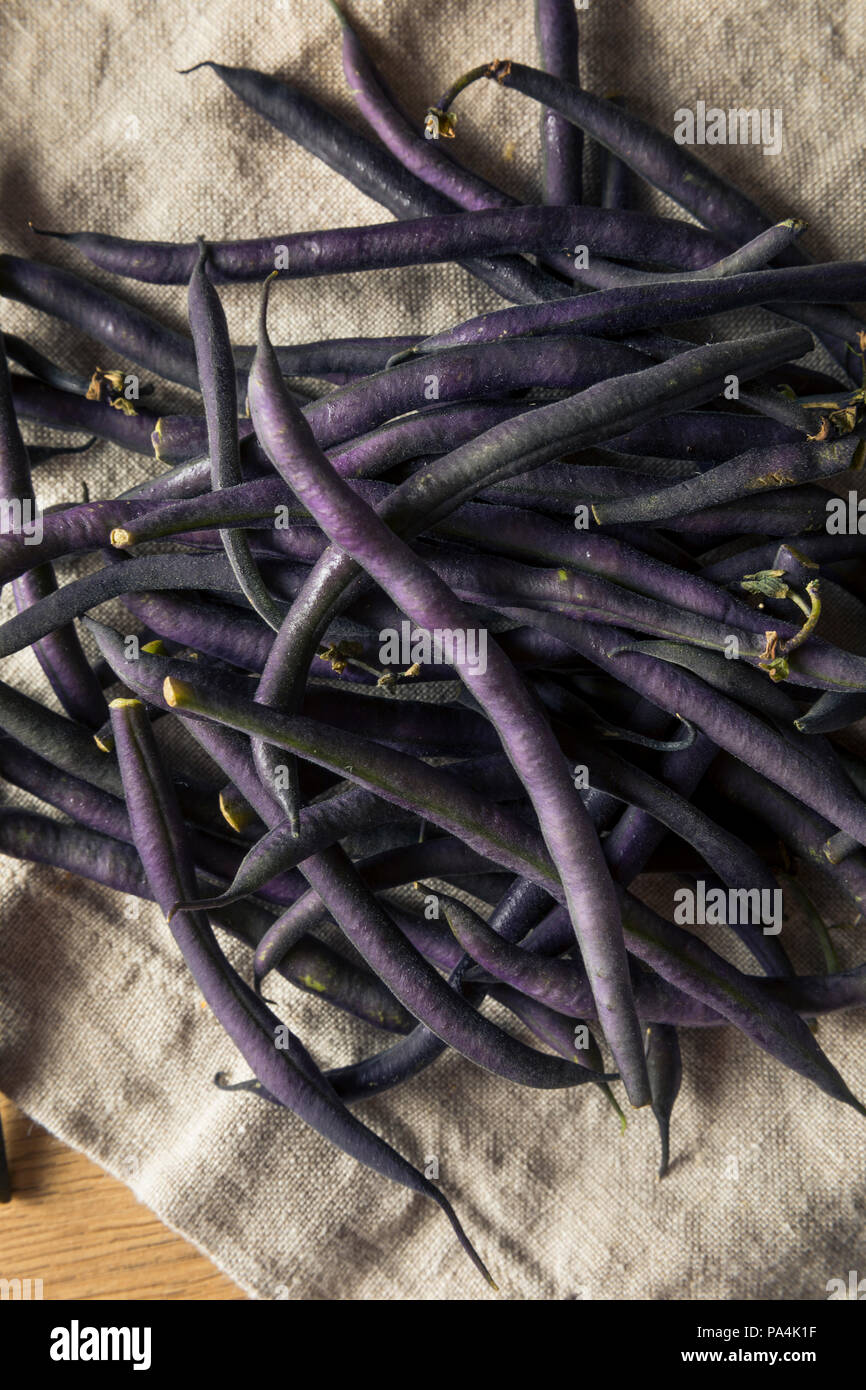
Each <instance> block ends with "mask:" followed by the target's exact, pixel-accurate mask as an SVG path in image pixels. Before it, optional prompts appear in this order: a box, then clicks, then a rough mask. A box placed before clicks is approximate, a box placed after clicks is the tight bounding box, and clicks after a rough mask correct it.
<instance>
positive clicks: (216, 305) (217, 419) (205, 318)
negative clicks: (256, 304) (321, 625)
mask: <svg viewBox="0 0 866 1390" xmlns="http://www.w3.org/2000/svg"><path fill="white" fill-rule="evenodd" d="M208 254H209V253H208V248H207V247H206V246H205V243H204V242H203V241H202V240H201V239H200V240H199V243H198V256H197V259H196V261H195V263H194V266H193V270H192V274H191V276H190V280H189V291H188V296H187V302H188V312H189V323H190V328H191V330H192V341H193V346H194V348H195V357H196V367H197V369H198V376H199V382H200V386H201V393H202V398H203V400H204V408H205V418H206V420H207V433H208V448H209V451H210V457H211V487H212V489H213V491H214V492H219V491H220V490H221V489H222V488H226V487H236V486H237V485H238V484H239V483H240V482H241V461H240V442H239V439H238V425H237V419H238V399H237V390H236V387H235V365H234V360H233V358H232V350H231V342H230V339H229V330H228V324H227V323H226V316H225V312H224V310H223V307H222V304H221V303H220V298H219V295H218V294H217V292H216V290H215V289H214V287H213V285H212V283H211V281H210V278H209V276H208V273H207V269H206V262H207V259H208ZM220 540H221V541H222V543H223V548H224V549H225V553H226V556H227V557H228V561H229V564H230V565H231V567H232V571H233V573H234V575H235V578H236V579H237V581H238V585H239V587H240V590H241V592H242V593H243V594H244V596H245V598H246V599H247V600H248V602H249V604H250V606H251V607H252V608H253V609H255V611H256V613H258V615H259V617H260V618H262V619H264V621H265V622H266V623H267V624H268V625H269V626H270V627H272V628H274V630H275V631H279V628H280V624H281V622H282V614H281V611H280V609H279V608H278V606H277V604H276V603H275V602H274V600H273V598H272V597H271V595H270V593H269V592H268V590H267V587H266V586H265V583H264V580H263V579H262V577H261V575H260V573H259V570H258V567H257V565H256V562H255V560H254V559H253V555H252V551H251V550H250V545H249V541H248V540H247V537H246V536H245V534H244V532H243V531H241V530H238V529H236V528H231V529H227V530H222V531H220Z"/></svg>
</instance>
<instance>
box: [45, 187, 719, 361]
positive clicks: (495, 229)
mask: <svg viewBox="0 0 866 1390" xmlns="http://www.w3.org/2000/svg"><path fill="white" fill-rule="evenodd" d="M660 222H662V219H660V218H658V217H654V216H651V215H650V214H648V213H641V212H624V211H620V210H611V209H605V208H593V207H562V206H560V207H550V206H547V207H545V206H537V205H536V206H534V205H532V204H529V205H520V206H509V207H485V208H481V209H478V210H476V211H472V212H458V211H455V210H453V209H449V211H448V212H447V213H445V214H444V215H443V214H439V213H434V214H433V215H427V216H424V217H419V218H414V219H412V220H411V221H403V222H397V223H394V222H381V223H373V224H370V225H367V226H363V227H345V228H342V227H341V228H336V229H332V230H323V231H312V232H284V233H277V234H276V235H274V236H270V237H258V238H255V239H249V240H244V241H213V242H209V243H208V248H209V252H210V255H211V257H212V265H213V280H214V283H215V284H224V283H226V282H232V281H237V282H261V281H262V280H264V279H265V277H266V276H267V275H269V274H270V273H271V272H272V271H273V270H274V268H275V267H277V268H278V269H279V270H280V273H281V274H284V275H285V277H286V279H303V278H306V277H309V276H316V275H334V274H348V273H350V272H352V271H359V270H378V269H386V268H393V267H396V266H407V265H425V264H437V263H440V262H443V261H454V260H459V261H466V260H468V259H469V258H472V257H476V256H481V257H485V256H503V255H507V254H509V253H511V252H516V253H519V252H531V253H541V252H544V251H545V250H548V249H549V250H556V249H559V248H561V247H571V246H574V245H576V244H580V245H586V246H588V247H589V249H590V251H593V252H595V251H604V252H605V253H606V254H609V255H612V256H617V255H618V256H622V257H625V258H629V259H631V260H638V261H640V260H648V259H651V252H652V250H653V249H654V247H655V245H656V244H657V239H658V237H659V236H660V235H661V234H664V236H665V237H666V238H667V246H668V255H669V257H671V258H672V259H673V261H674V264H679V263H682V262H683V261H684V260H686V261H688V260H689V259H690V258H694V257H695V256H696V255H701V254H702V255H703V256H704V257H706V255H707V254H708V253H709V252H712V251H713V250H715V249H717V247H718V243H717V242H715V241H714V240H713V238H712V237H710V236H708V234H707V233H706V232H704V231H702V229H701V228H699V227H695V226H694V225H693V224H691V223H688V222H678V221H674V220H672V219H668V220H667V222H666V223H665V224H663V225H662V226H661V227H660V226H659V223H660ZM62 239H63V240H64V241H66V242H68V243H71V244H72V245H73V246H74V247H75V249H76V250H77V251H80V252H81V253H82V254H83V255H85V256H86V257H87V259H88V260H89V261H90V262H91V263H92V264H93V265H96V266H98V267H99V268H100V269H102V270H112V271H114V272H115V273H117V272H118V271H119V273H120V274H124V275H126V276H127V277H129V278H133V279H136V280H144V281H148V282H151V283H156V284H161V285H180V284H185V283H186V282H187V281H188V280H189V279H190V276H191V274H192V271H193V270H194V268H195V264H196V259H197V255H198V252H197V249H196V245H195V243H194V242H184V243H181V242H177V243H172V242H165V241H143V242H142V241H129V240H128V239H126V238H125V237H113V236H107V235H105V234H103V233H99V232H68V233H65V234H64V235H63V238H62ZM82 283H84V282H82ZM559 291H560V294H567V293H568V290H567V287H566V286H564V285H561V284H560V286H559ZM684 317H687V316H684ZM412 342H413V345H414V340H412ZM407 351H409V352H411V351H412V347H410V348H408V349H407ZM281 365H282V364H281ZM285 374H286V373H285V372H284V375H285ZM309 374H310V375H312V373H309ZM184 384H187V385H188V384H190V383H188V382H187V383H184Z"/></svg>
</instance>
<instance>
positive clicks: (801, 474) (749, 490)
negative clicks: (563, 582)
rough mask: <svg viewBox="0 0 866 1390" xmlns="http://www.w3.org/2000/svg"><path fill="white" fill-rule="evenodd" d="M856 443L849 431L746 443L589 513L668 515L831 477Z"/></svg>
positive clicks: (620, 517) (617, 519) (610, 517)
mask: <svg viewBox="0 0 866 1390" xmlns="http://www.w3.org/2000/svg"><path fill="white" fill-rule="evenodd" d="M858 443H859V441H858V440H856V439H853V438H852V437H851V436H850V435H848V436H845V437H843V438H841V439H835V440H831V441H828V442H827V443H826V444H815V443H808V442H804V443H802V444H780V445H777V447H776V448H775V449H770V450H769V451H768V450H765V449H750V450H748V452H747V453H745V454H740V455H739V456H738V457H737V458H734V459H730V460H729V461H728V462H727V463H720V464H718V465H717V466H716V467H715V468H710V469H708V471H707V472H706V473H702V474H701V475H700V477H699V478H697V479H693V478H684V479H683V480H682V481H681V482H677V483H674V484H673V485H671V486H669V487H666V488H662V489H660V490H656V489H647V490H646V491H644V492H642V493H640V494H638V495H637V496H636V497H633V498H631V499H629V498H617V499H614V500H611V501H606V500H605V501H601V502H596V503H594V504H593V508H592V511H593V515H594V516H595V519H596V521H598V522H599V523H600V524H601V525H610V524H616V523H622V522H632V523H642V522H647V521H669V520H670V519H671V518H673V517H680V516H687V515H689V514H691V513H693V512H698V511H702V510H703V509H704V508H706V507H709V506H714V505H718V504H719V503H722V502H732V501H735V500H737V499H739V498H742V497H747V496H753V495H754V494H755V493H759V492H770V491H772V490H773V489H774V488H782V487H791V486H793V485H795V484H797V483H803V482H811V481H813V480H814V479H816V478H832V477H833V476H834V475H835V474H837V473H843V472H845V471H846V470H847V469H848V468H850V467H851V460H852V457H853V455H854V452H855V450H856V449H857V447H858Z"/></svg>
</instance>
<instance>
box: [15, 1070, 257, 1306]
mask: <svg viewBox="0 0 866 1390" xmlns="http://www.w3.org/2000/svg"><path fill="white" fill-rule="evenodd" d="M0 1115H2V1119H3V1130H4V1134H5V1136H6V1148H7V1153H8V1156H9V1167H10V1170H11V1173H12V1188H13V1195H12V1201H11V1202H10V1203H9V1204H8V1205H6V1206H0V1278H4V1279H26V1278H30V1279H41V1280H42V1286H43V1297H44V1298H45V1299H46V1300H50V1299H64V1298H73V1299H84V1300H106V1301H112V1300H124V1299H135V1298H142V1299H195V1300H207V1299H218V1300H219V1299H222V1300H225V1299H232V1300H235V1299H244V1298H246V1294H244V1292H243V1291H242V1290H241V1289H239V1288H238V1287H237V1285H236V1284H233V1283H232V1281H231V1280H230V1279H228V1278H227V1277H226V1276H225V1275H224V1274H221V1273H220V1271H219V1270H218V1269H216V1268H215V1267H214V1265H212V1264H211V1262H210V1260H208V1259H207V1257H206V1256H204V1255H202V1254H200V1253H199V1251H198V1250H196V1249H195V1248H194V1247H193V1246H192V1245H190V1244H189V1242H188V1241H186V1240H184V1239H183V1237H182V1236H178V1235H175V1233H174V1232H173V1231H170V1230H169V1229H168V1228H167V1227H166V1226H164V1225H163V1223H162V1222H161V1221H160V1220H159V1218H158V1217H157V1216H154V1214H153V1212H152V1211H150V1210H149V1209H148V1208H147V1207H146V1206H144V1205H143V1204H142V1203H141V1202H139V1201H138V1200H137V1199H136V1197H135V1195H134V1194H133V1193H132V1192H131V1191H130V1189H129V1188H128V1187H126V1186H125V1185H124V1184H123V1183H122V1182H119V1181H118V1180H117V1179H116V1178H112V1177H110V1176H109V1174H108V1173H105V1172H103V1171H102V1169H101V1168H99V1167H97V1165H96V1164H95V1163H91V1161H90V1160H89V1159H88V1158H85V1156H84V1155H83V1154H80V1153H76V1152H75V1150H73V1149H70V1148H69V1147H68V1146H67V1145H66V1144H64V1143H62V1142H61V1141H60V1140H59V1139H56V1138H54V1136H53V1135H51V1134H49V1133H48V1132H47V1131H46V1130H44V1129H42V1128H41V1127H40V1126H39V1125H37V1124H34V1123H33V1121H32V1120H29V1119H28V1118H27V1116H26V1115H23V1114H22V1113H21V1111H20V1110H18V1109H17V1107H16V1106H14V1105H13V1104H12V1103H11V1101H8V1100H6V1099H5V1098H4V1097H2V1096H0Z"/></svg>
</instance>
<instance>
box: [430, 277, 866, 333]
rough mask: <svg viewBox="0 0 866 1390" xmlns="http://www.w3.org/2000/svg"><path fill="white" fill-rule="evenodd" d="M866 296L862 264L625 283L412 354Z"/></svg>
mask: <svg viewBox="0 0 866 1390" xmlns="http://www.w3.org/2000/svg"><path fill="white" fill-rule="evenodd" d="M864 296H866V269H864V266H863V263H862V261H838V262H832V261H831V262H827V263H825V264H823V265H800V266H791V267H782V268H779V269H775V270H755V271H747V272H744V273H743V274H740V275H728V276H724V277H722V278H721V279H717V280H704V279H695V280H667V279H662V280H661V282H660V283H659V284H652V285H642V284H641V285H625V286H622V287H621V288H619V289H611V290H596V291H595V292H594V293H593V294H588V295H580V296H570V297H567V298H563V299H557V300H549V301H547V302H544V303H535V304H523V305H519V306H516V307H513V308H509V309H493V310H491V311H490V312H489V313H485V314H478V315H476V316H475V317H474V318H470V319H466V320H465V321H464V322H463V323H461V324H459V325H458V326H457V327H456V328H451V329H446V330H445V331H444V332H441V333H433V334H430V336H429V337H427V338H424V339H423V341H422V342H420V343H418V344H417V346H416V347H415V348H413V349H412V350H411V351H412V352H413V353H414V354H416V355H421V356H423V355H426V354H427V353H433V352H439V351H441V350H442V349H443V348H454V347H460V346H461V345H462V344H466V343H480V342H492V341H494V340H495V341H501V340H502V339H503V338H517V337H521V336H527V335H540V334H549V333H554V334H555V333H563V332H575V331H577V332H584V333H592V332H601V333H608V334H610V333H626V332H634V330H635V329H642V328H657V327H658V326H659V325H661V324H665V323H681V322H684V321H685V320H686V319H688V320H692V319H702V318H709V317H711V316H713V315H714V314H720V313H725V312H727V311H728V310H730V309H742V308H745V307H747V306H748V305H753V304H763V305H771V304H775V303H777V302H780V303H784V304H785V305H786V306H787V305H788V304H789V303H791V304H796V305H798V306H799V304H800V303H803V302H806V303H811V304H821V305H823V304H825V303H834V302H835V303H845V302H847V301H848V300H852V299H855V300H856V299H863V298H864ZM798 312H799V310H798Z"/></svg>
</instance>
